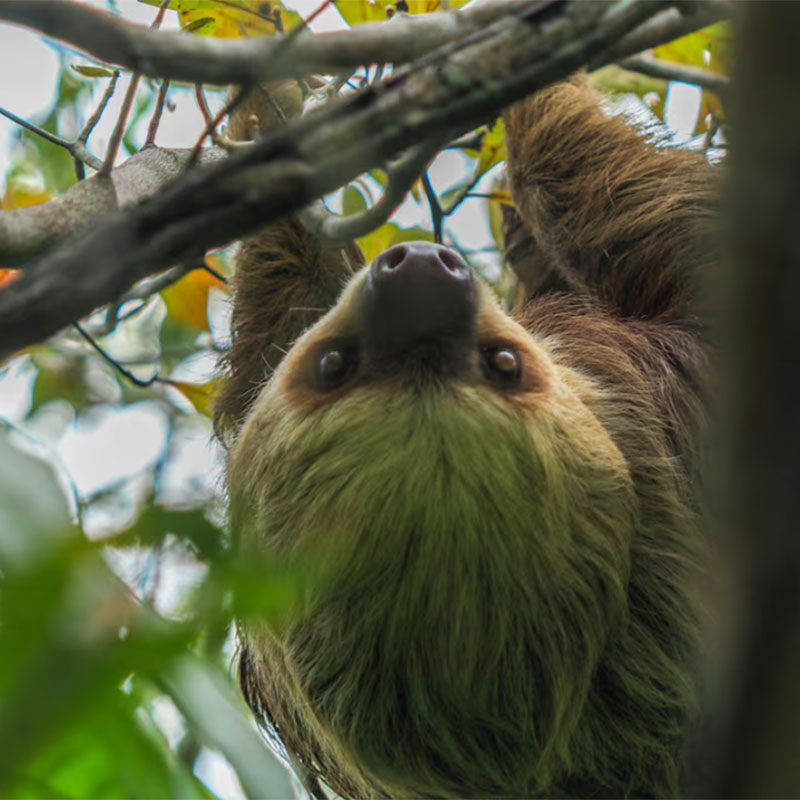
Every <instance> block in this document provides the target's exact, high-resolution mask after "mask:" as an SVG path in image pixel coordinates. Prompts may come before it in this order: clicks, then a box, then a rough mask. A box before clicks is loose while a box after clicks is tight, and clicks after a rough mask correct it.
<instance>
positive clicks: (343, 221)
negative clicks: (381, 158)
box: [300, 139, 442, 242]
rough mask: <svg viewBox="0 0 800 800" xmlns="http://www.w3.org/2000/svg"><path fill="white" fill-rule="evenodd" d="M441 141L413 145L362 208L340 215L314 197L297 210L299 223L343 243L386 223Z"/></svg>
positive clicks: (326, 237) (314, 232)
mask: <svg viewBox="0 0 800 800" xmlns="http://www.w3.org/2000/svg"><path fill="white" fill-rule="evenodd" d="M441 144H442V140H441V139H437V140H435V141H434V142H423V143H422V144H418V145H415V146H414V147H412V148H411V149H410V150H409V151H408V153H406V154H405V155H404V156H403V157H402V158H401V159H400V160H398V161H396V162H395V163H394V164H393V165H391V166H390V167H389V171H388V178H389V179H388V182H387V184H386V191H385V192H384V193H383V195H382V196H381V199H380V200H379V201H378V202H377V203H375V205H374V206H372V207H371V208H368V209H367V210H366V211H363V212H361V213H360V214H351V215H350V216H340V215H339V214H334V213H332V212H330V211H328V209H327V208H326V207H325V204H324V203H323V202H322V200H318V201H316V202H315V203H312V204H311V205H310V206H308V208H306V209H304V210H303V211H301V212H300V220H301V222H302V223H303V225H304V226H305V227H306V229H307V230H308V231H309V232H310V233H312V234H314V235H315V236H319V237H320V238H322V239H328V240H329V241H335V242H346V241H349V240H350V239H357V238H358V237H359V236H363V235H364V234H365V233H369V232H370V231H371V230H374V229H375V228H377V227H378V226H379V225H382V224H383V223H384V222H386V220H387V219H389V217H390V216H391V215H392V213H393V212H394V211H395V209H396V208H397V207H398V206H399V205H400V203H402V202H403V199H404V198H405V196H406V195H407V194H408V191H409V189H410V188H411V186H412V185H413V183H414V181H415V180H416V179H417V178H418V177H419V174H420V173H421V172H422V171H423V170H424V169H425V165H426V164H427V163H428V162H429V161H430V160H431V159H432V158H433V156H434V155H435V154H436V152H437V151H438V150H439V149H440V147H441Z"/></svg>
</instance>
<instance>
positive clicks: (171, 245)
mask: <svg viewBox="0 0 800 800" xmlns="http://www.w3.org/2000/svg"><path fill="white" fill-rule="evenodd" d="M529 7H530V10H526V11H525V12H522V13H520V14H518V15H515V16H513V17H509V18H508V19H503V20H501V21H500V22H498V23H496V24H495V25H493V26H490V27H489V28H487V29H486V30H484V31H482V32H480V33H479V34H475V35H474V36H473V37H471V38H470V39H469V41H467V42H464V43H460V44H457V45H456V44H451V45H448V46H446V47H444V48H442V49H441V50H440V51H438V52H437V53H435V54H432V55H431V56H430V57H428V58H425V59H423V60H422V61H421V62H420V63H419V64H417V65H416V66H414V67H409V68H407V69H405V70H399V71H397V72H396V74H395V75H394V76H393V77H392V78H391V79H389V80H388V81H387V82H386V83H385V84H383V85H381V86H377V87H373V88H371V89H368V90H366V91H365V92H363V93H360V94H358V95H356V96H352V97H350V98H347V99H345V100H342V101H339V102H336V103H332V104H329V105H328V106H326V107H324V108H322V109H320V110H319V111H316V112H315V113H313V114H309V115H308V116H306V117H303V118H301V119H299V120H295V121H293V122H292V123H291V124H289V125H288V126H287V127H286V128H284V129H281V130H280V131H278V132H276V133H275V134H273V135H272V136H270V137H268V138H266V139H264V140H263V141H261V142H258V143H256V144H255V145H253V147H252V148H248V149H246V150H243V151H238V152H236V153H234V154H232V155H231V156H229V157H228V158H226V159H224V160H222V161H221V162H219V163H216V164H213V165H210V166H207V167H203V168H197V169H194V170H191V171H190V172H188V173H187V174H185V175H184V176H182V177H181V178H180V179H179V180H178V181H176V182H174V183H173V184H172V185H170V186H169V187H167V188H166V189H165V190H163V191H162V192H160V193H159V194H158V195H156V196H154V197H152V198H151V199H150V200H148V201H147V202H145V203H143V204H141V205H138V206H136V207H134V208H130V209H128V210H127V211H125V212H121V211H120V212H116V213H115V214H112V215H110V216H108V217H106V218H104V219H102V220H100V221H98V222H97V224H95V225H94V226H93V227H92V229H91V230H88V231H86V232H84V233H83V234H82V235H80V236H79V237H77V238H74V239H72V240H71V241H69V242H68V243H66V244H65V245H64V246H63V247H61V248H58V249H56V250H55V251H52V252H51V253H49V254H47V255H45V256H43V257H42V258H40V259H38V260H37V261H36V262H35V263H34V264H32V265H31V266H30V267H29V268H27V269H26V270H25V271H24V272H23V274H22V275H21V276H20V277H19V278H18V279H17V280H15V281H13V282H12V283H11V284H9V285H8V286H7V287H6V288H5V289H4V290H3V291H2V292H0V358H3V357H5V356H7V355H9V354H10V353H13V352H14V351H15V350H17V349H19V348H21V347H24V346H26V345H28V344H30V343H32V342H35V341H38V340H40V339H42V338H44V337H46V336H49V335H51V334H53V333H55V332H57V331H58V330H59V329H60V328H62V327H64V326H65V325H67V324H68V323H70V322H72V321H73V320H75V319H78V318H80V317H81V316H83V315H85V314H87V313H88V312H90V311H91V310H92V309H94V308H96V307H97V306H99V305H102V304H103V303H106V302H109V301H113V300H114V299H116V298H117V297H119V296H120V295H121V294H122V293H123V292H124V291H125V290H126V289H127V288H128V287H129V286H131V285H132V284H133V283H134V282H136V281H137V280H139V279H141V278H143V277H144V276H146V275H148V274H151V273H153V272H156V271H158V270H162V269H165V268H167V267H169V266H171V265H172V264H174V263H176V262H178V261H182V260H186V259H189V258H192V257H195V256H199V255H201V254H202V253H203V252H204V251H205V250H206V249H207V248H209V247H212V246H216V245H221V244H224V243H226V242H228V241H230V240H231V239H234V238H238V237H241V236H242V235H244V234H247V233H249V232H251V231H253V230H255V229H256V228H258V227H261V226H263V225H264V224H265V223H267V222H270V221H272V220H275V219H277V218H279V217H281V216H284V215H286V214H288V213H291V212H293V211H296V210H298V209H300V208H302V207H303V206H306V205H307V204H308V203H309V202H311V201H312V200H314V199H315V198H317V197H319V196H320V195H323V194H326V193H328V192H330V191H333V190H334V189H336V188H338V187H339V186H341V185H342V184H343V183H345V182H347V181H348V180H351V179H353V178H355V177H356V176H357V175H359V174H361V173H362V172H365V171H366V170H368V169H371V168H373V167H375V166H377V165H379V164H382V163H384V162H386V161H387V160H389V159H391V158H392V157H394V156H396V155H397V154H398V153H399V152H402V151H405V150H407V149H408V148H409V147H410V146H412V145H414V144H415V143H422V142H426V141H431V140H435V139H438V138H439V137H442V136H445V135H447V134H451V135H458V134H460V133H462V132H464V131H466V130H468V129H470V128H472V127H474V126H475V125H477V124H479V123H480V122H482V121H484V120H486V119H487V118H490V117H491V116H492V115H495V114H497V113H498V112H499V111H500V109H502V108H503V107H504V106H506V105H508V104H509V103H511V102H513V101H514V100H517V99H519V98H521V97H523V96H524V95H526V94H528V93H529V92H531V91H534V90H536V89H538V88H541V87H542V86H545V85H547V84H548V83H551V82H552V81H554V80H558V79H559V78H562V77H565V76H567V75H569V74H570V73H571V72H573V71H574V70H575V69H577V68H579V67H581V66H583V65H585V64H587V63H588V62H589V61H590V60H591V59H593V58H599V59H600V60H602V58H603V55H602V54H603V53H605V52H607V51H608V49H609V45H610V44H611V43H612V42H616V41H618V40H619V38H620V37H621V36H623V35H624V34H625V33H626V32H628V31H630V30H633V29H634V28H635V27H636V26H637V25H639V24H641V23H642V22H643V21H644V20H646V19H648V18H650V17H652V16H653V15H654V14H657V13H658V12H659V11H661V10H662V8H663V6H662V5H661V3H660V2H657V1H656V0H638V2H631V0H618V2H593V3H584V2H580V0H567V1H566V2H560V3H553V4H549V5H548V6H546V7H545V8H542V5H541V3H539V2H533V3H530V4H529Z"/></svg>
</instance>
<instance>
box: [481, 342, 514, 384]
mask: <svg viewBox="0 0 800 800" xmlns="http://www.w3.org/2000/svg"><path fill="white" fill-rule="evenodd" d="M481 363H482V365H483V372H484V374H485V375H486V377H487V378H488V379H489V380H490V381H491V382H492V383H494V384H496V385H498V386H500V387H502V388H504V389H511V388H513V387H515V386H516V385H517V384H518V383H519V381H520V378H521V376H522V364H521V362H520V357H519V355H518V354H517V352H516V351H515V350H514V349H513V348H511V347H509V346H508V345H501V346H499V347H484V348H483V350H482V351H481Z"/></svg>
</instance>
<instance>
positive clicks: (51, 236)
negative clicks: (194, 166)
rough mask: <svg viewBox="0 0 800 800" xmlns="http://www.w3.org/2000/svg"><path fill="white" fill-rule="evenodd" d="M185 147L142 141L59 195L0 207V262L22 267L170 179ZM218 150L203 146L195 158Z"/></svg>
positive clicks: (217, 154)
mask: <svg viewBox="0 0 800 800" xmlns="http://www.w3.org/2000/svg"><path fill="white" fill-rule="evenodd" d="M190 152H191V151H190V150H188V149H187V150H161V149H159V148H157V147H147V148H145V149H144V150H141V151H140V152H138V153H136V155H134V156H133V157H132V158H129V159H128V160H127V161H126V162H125V163H124V164H121V165H120V166H119V167H117V168H116V169H115V170H113V171H112V173H111V174H110V176H105V175H100V174H97V175H94V176H93V177H91V178H87V179H86V180H85V181H81V182H80V183H76V184H75V186H73V187H72V188H71V189H69V190H68V191H67V192H65V193H64V194H62V195H59V196H58V197H56V198H54V199H53V200H50V201H49V202H47V203H41V204H40V205H35V206H29V207H28V208H18V209H13V210H10V211H3V212H2V213H0V263H2V264H4V265H5V266H15V267H24V266H25V264H24V262H25V261H27V260H28V259H30V258H33V257H35V256H37V255H39V254H40V253H42V252H43V251H45V250H47V249H49V248H50V247H52V246H53V245H55V244H57V243H58V242H60V241H62V240H63V239H66V238H67V237H68V236H71V235H72V234H75V233H78V232H79V231H81V230H83V228H85V227H86V224H87V222H89V221H91V220H95V219H99V218H100V217H103V216H105V215H106V214H108V212H109V211H111V210H113V209H120V210H124V209H127V208H132V207H133V206H135V205H136V204H137V203H140V202H141V201H142V200H145V199H146V198H148V197H152V196H153V195H154V194H156V193H157V192H158V191H160V190H161V189H162V188H163V187H164V186H165V185H166V184H168V183H169V182H170V181H173V180H175V178H177V177H178V176H179V175H180V174H181V171H182V170H183V168H184V167H185V165H186V163H187V161H188V160H189V156H190ZM223 156H224V154H223V153H222V151H221V150H217V149H215V148H208V149H206V150H203V151H201V156H200V157H201V161H202V162H203V163H211V162H213V161H216V160H219V159H220V158H222V157H223Z"/></svg>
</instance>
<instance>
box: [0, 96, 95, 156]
mask: <svg viewBox="0 0 800 800" xmlns="http://www.w3.org/2000/svg"><path fill="white" fill-rule="evenodd" d="M0 114H2V115H3V116H4V117H7V118H8V119H10V120H11V121H12V122H16V123H17V125H19V126H20V127H22V128H25V129H26V130H29V131H30V132H31V133H35V134H36V135H37V136H41V137H42V138H43V139H46V140H47V141H48V142H50V143H51V144H54V145H57V146H58V147H63V148H64V149H65V150H66V151H67V152H68V153H69V154H70V155H71V156H72V157H73V158H74V159H76V160H77V161H79V162H81V163H82V164H85V165H86V166H87V167H91V168H92V169H95V170H99V169H101V167H102V166H103V162H102V161H101V160H100V159H99V158H97V157H96V156H93V155H92V154H91V153H90V152H89V151H88V150H87V149H86V148H85V147H84V146H83V145H82V144H81V143H79V142H70V141H67V140H66V139H62V138H61V137H60V136H56V135H55V134H54V133H50V131H46V130H45V129H44V128H41V127H39V126H38V125H34V124H33V123H32V122H28V121H27V120H24V119H22V117H18V116H17V115H16V114H14V113H13V112H11V111H8V110H7V109H5V108H2V107H0Z"/></svg>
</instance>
